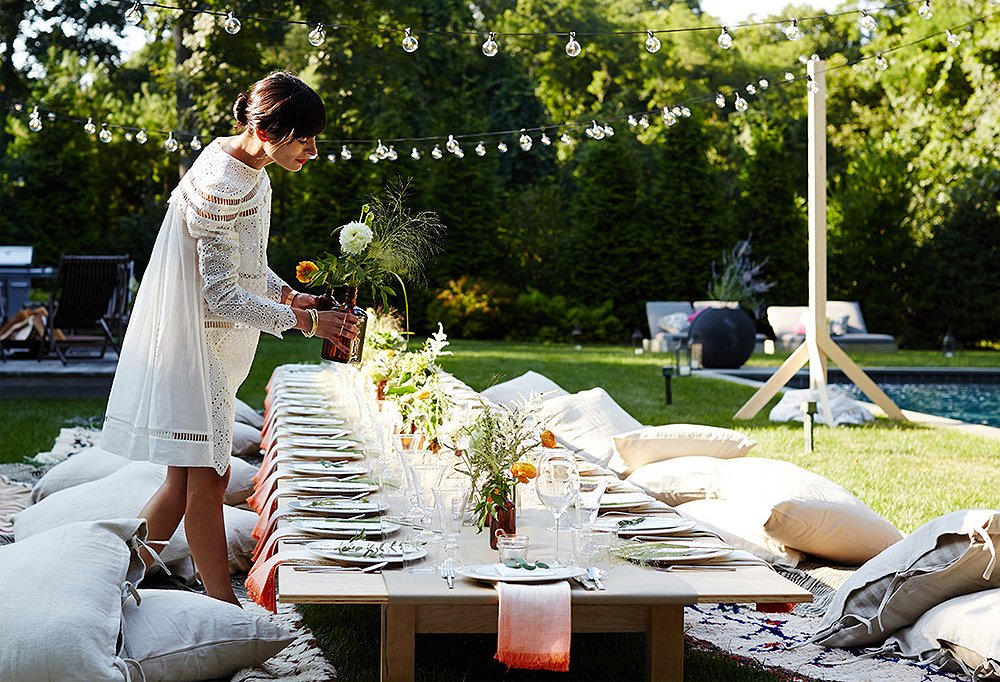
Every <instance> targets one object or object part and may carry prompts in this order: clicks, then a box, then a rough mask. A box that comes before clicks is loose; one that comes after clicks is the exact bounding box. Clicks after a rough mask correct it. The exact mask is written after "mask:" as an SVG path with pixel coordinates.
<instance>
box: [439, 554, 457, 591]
mask: <svg viewBox="0 0 1000 682" xmlns="http://www.w3.org/2000/svg"><path fill="white" fill-rule="evenodd" d="M438 573H440V574H441V577H442V578H444V579H445V581H447V583H448V589H449V590H454V589H455V569H454V567H452V565H451V559H446V560H445V561H444V562H442V563H441V566H440V567H439V568H438Z"/></svg>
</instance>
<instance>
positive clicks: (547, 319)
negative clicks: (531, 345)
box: [505, 287, 626, 343]
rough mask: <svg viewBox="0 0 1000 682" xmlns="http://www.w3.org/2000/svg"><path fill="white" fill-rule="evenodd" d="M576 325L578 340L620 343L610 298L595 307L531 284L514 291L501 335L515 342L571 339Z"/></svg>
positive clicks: (621, 337)
mask: <svg viewBox="0 0 1000 682" xmlns="http://www.w3.org/2000/svg"><path fill="white" fill-rule="evenodd" d="M576 327H579V328H580V332H581V334H582V336H581V338H582V340H583V341H589V342H591V343H604V342H618V343H622V342H624V340H625V336H626V335H625V334H624V332H623V331H622V330H623V327H622V322H621V320H620V319H619V318H618V317H616V316H615V314H614V305H613V304H612V302H611V301H604V302H603V303H601V304H600V305H598V306H596V307H595V306H591V305H587V304H584V303H581V302H579V301H574V300H572V299H567V298H566V297H565V296H550V295H548V294H545V293H542V292H541V291H538V290H537V289H533V288H531V287H528V289H527V290H526V291H524V292H522V293H520V294H518V296H517V300H516V301H515V302H514V306H513V309H512V310H511V312H510V314H509V315H508V324H507V331H506V334H505V336H506V338H507V339H510V340H518V341H548V342H555V343H563V342H568V341H570V340H571V339H572V333H573V329H574V328H576Z"/></svg>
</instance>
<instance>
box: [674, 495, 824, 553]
mask: <svg viewBox="0 0 1000 682" xmlns="http://www.w3.org/2000/svg"><path fill="white" fill-rule="evenodd" d="M677 511H679V512H680V513H681V514H683V515H684V516H686V517H688V518H691V519H694V520H695V521H697V522H698V523H700V524H701V525H703V526H705V527H706V528H708V530H711V531H713V532H715V533H717V534H718V535H719V537H721V538H722V539H723V540H725V541H726V542H727V543H729V544H730V545H732V546H733V547H735V548H736V549H743V550H746V551H748V552H750V553H751V554H754V555H755V556H758V557H760V558H761V559H763V560H764V561H766V562H768V563H771V564H779V565H781V566H791V567H795V566H798V565H799V562H801V561H802V560H803V559H804V558H805V557H804V556H803V555H802V552H799V551H797V550H795V549H792V548H790V547H786V546H785V545H783V544H782V543H781V542H780V541H778V540H777V539H775V538H773V537H771V536H770V535H768V534H767V532H765V531H764V520H765V519H766V518H767V515H768V513H769V508H768V507H767V506H766V505H755V504H754V503H753V502H752V501H740V502H734V501H730V500H696V501H694V502H687V503H685V504H682V505H680V506H678V507H677Z"/></svg>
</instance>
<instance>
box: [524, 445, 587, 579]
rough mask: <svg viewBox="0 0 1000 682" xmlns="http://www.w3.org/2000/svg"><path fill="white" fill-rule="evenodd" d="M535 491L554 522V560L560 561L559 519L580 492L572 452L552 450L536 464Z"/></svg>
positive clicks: (578, 476) (578, 478)
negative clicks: (550, 513)
mask: <svg viewBox="0 0 1000 682" xmlns="http://www.w3.org/2000/svg"><path fill="white" fill-rule="evenodd" d="M535 492H536V493H537V494H538V499H539V500H541V501H542V504H544V505H545V506H546V507H548V509H549V511H550V512H552V516H553V517H554V518H555V522H556V527H555V531H556V549H555V562H556V563H557V564H558V563H561V561H562V555H561V554H560V552H559V521H560V519H561V518H562V516H563V514H565V513H566V510H567V509H568V508H569V507H570V505H572V504H573V502H574V501H575V500H576V498H577V496H578V495H579V493H580V473H579V471H578V470H577V468H576V457H575V456H574V455H573V454H572V453H563V452H552V453H549V454H547V455H545V456H544V457H542V461H541V462H539V464H538V476H537V477H536V478H535Z"/></svg>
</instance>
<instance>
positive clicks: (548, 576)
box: [455, 564, 587, 583]
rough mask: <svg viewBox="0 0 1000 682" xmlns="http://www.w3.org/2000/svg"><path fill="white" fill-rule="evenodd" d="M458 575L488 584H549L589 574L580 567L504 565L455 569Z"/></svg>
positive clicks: (484, 565) (479, 565)
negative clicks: (514, 566) (515, 566)
mask: <svg viewBox="0 0 1000 682" xmlns="http://www.w3.org/2000/svg"><path fill="white" fill-rule="evenodd" d="M455 573H456V575H464V576H465V577H466V578H472V579H473V580H480V581H482V582H487V583H500V582H503V583H547V582H553V581H556V580H568V579H570V578H576V577H578V576H581V575H585V574H586V573H587V571H586V569H583V568H580V567H578V566H555V567H550V568H536V569H534V570H528V569H526V568H511V567H509V566H506V565H504V564H476V565H473V566H462V567H461V568H457V569H455Z"/></svg>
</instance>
